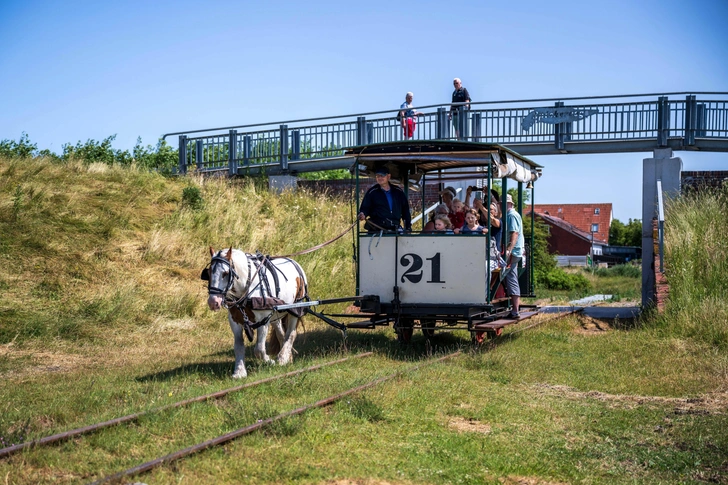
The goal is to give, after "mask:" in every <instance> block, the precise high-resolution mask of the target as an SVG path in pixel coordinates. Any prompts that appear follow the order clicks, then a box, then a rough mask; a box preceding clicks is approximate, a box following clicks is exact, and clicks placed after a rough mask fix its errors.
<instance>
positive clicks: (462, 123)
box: [457, 105, 468, 140]
mask: <svg viewBox="0 0 728 485" xmlns="http://www.w3.org/2000/svg"><path fill="white" fill-rule="evenodd" d="M457 113H458V122H457V123H458V127H457V131H458V133H457V135H458V140H467V139H468V133H467V128H468V121H467V119H466V116H467V115H468V111H467V110H466V109H465V105H463V106H458V107H457Z"/></svg>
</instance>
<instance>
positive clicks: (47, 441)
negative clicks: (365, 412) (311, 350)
mask: <svg viewBox="0 0 728 485" xmlns="http://www.w3.org/2000/svg"><path fill="white" fill-rule="evenodd" d="M373 354H374V352H365V353H362V354H357V355H353V356H351V357H346V358H343V359H338V360H333V361H331V362H326V363H324V364H318V365H313V366H310V367H306V368H305V369H299V370H295V371H292V372H287V373H285V374H281V375H277V376H272V377H267V378H265V379H260V380H257V381H254V382H249V383H246V384H242V385H240V386H235V387H230V388H228V389H223V390H222V391H217V392H213V393H211V394H205V395H203V396H197V397H193V398H191V399H186V400H184V401H178V402H176V403H172V404H167V405H166V406H160V407H157V408H154V409H150V410H147V411H142V412H139V413H134V414H127V415H126V416H121V417H119V418H114V419H110V420H108V421H103V422H101V423H96V424H91V425H89V426H84V427H82V428H76V429H72V430H70V431H65V432H63V433H58V434H54V435H51V436H46V437H44V438H39V439H37V440H32V441H26V442H25V443H19V444H17V445H13V446H8V447H6V448H2V449H0V458H4V457H6V456H10V455H12V454H15V453H18V452H20V451H23V450H25V449H29V448H35V447H39V446H47V445H51V444H53V443H58V442H60V441H65V440H68V439H71V438H74V437H76V436H81V435H84V434H89V433H93V432H95V431H98V430H100V429H104V428H109V427H111V426H118V425H120V424H124V423H129V422H132V421H136V420H138V419H139V418H141V417H142V416H146V415H148V414H152V413H159V412H162V411H167V410H169V409H175V408H180V407H184V406H187V405H190V404H192V403H196V402H201V401H209V400H211V399H220V398H221V397H224V396H227V395H228V394H231V393H233V392H238V391H242V390H243V389H247V388H250V387H253V386H258V385H260V384H265V383H268V382H272V381H275V380H278V379H283V378H285V377H292V376H295V375H298V374H303V373H305V372H313V371H316V370H319V369H322V368H324V367H328V366H330V365H335V364H341V363H342V362H346V361H348V360H353V359H360V358H363V357H369V356H371V355H373Z"/></svg>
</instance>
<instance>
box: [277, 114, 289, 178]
mask: <svg viewBox="0 0 728 485" xmlns="http://www.w3.org/2000/svg"><path fill="white" fill-rule="evenodd" d="M279 133H280V134H279V137H280V154H279V156H280V164H281V170H288V125H281V127H280V132H279Z"/></svg>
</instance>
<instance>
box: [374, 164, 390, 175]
mask: <svg viewBox="0 0 728 485" xmlns="http://www.w3.org/2000/svg"><path fill="white" fill-rule="evenodd" d="M374 173H375V174H377V175H389V168H387V167H386V166H385V165H382V166H381V167H379V168H378V169H377V170H376V171H375V172H374Z"/></svg>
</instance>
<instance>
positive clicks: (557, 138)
mask: <svg viewBox="0 0 728 485" xmlns="http://www.w3.org/2000/svg"><path fill="white" fill-rule="evenodd" d="M554 107H555V108H563V107H564V102H563V101H556V103H555V104H554ZM554 148H556V149H557V150H559V151H563V150H564V123H556V124H555V125H554Z"/></svg>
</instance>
